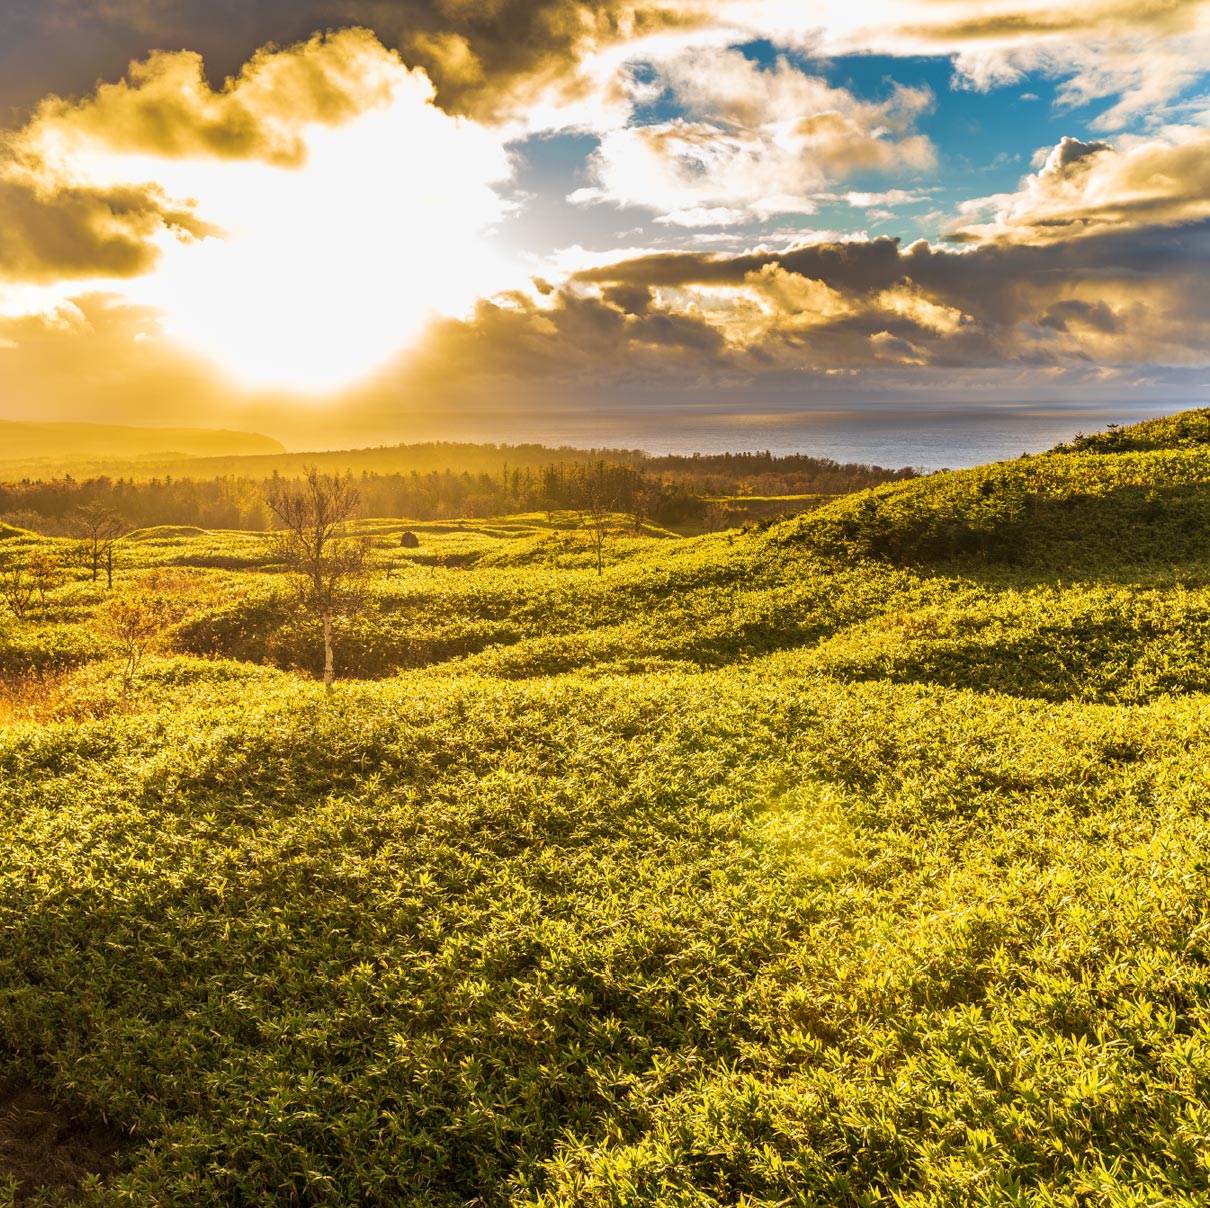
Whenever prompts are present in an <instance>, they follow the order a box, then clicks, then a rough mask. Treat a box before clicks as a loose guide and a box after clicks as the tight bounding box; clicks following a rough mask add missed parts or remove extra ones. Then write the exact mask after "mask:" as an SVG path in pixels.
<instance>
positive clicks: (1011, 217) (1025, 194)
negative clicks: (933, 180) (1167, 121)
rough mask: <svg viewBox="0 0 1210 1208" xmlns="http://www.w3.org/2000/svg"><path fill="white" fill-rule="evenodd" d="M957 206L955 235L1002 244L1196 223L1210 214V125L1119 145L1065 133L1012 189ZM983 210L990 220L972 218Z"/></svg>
mask: <svg viewBox="0 0 1210 1208" xmlns="http://www.w3.org/2000/svg"><path fill="white" fill-rule="evenodd" d="M960 212H961V214H962V216H963V221H962V222H960V223H959V224H958V226H957V227H956V228H955V230H954V231H953V236H954V237H955V238H957V239H959V240H964V241H980V242H1000V243H1051V242H1055V241H1058V240H1068V239H1073V238H1083V237H1086V236H1088V235H1093V234H1099V233H1103V232H1105V231H1109V230H1120V229H1129V228H1143V227H1155V226H1175V225H1180V224H1183V223H1188V222H1196V221H1199V220H1201V219H1204V218H1207V217H1210V129H1207V128H1206V127H1204V126H1173V127H1167V128H1166V129H1165V130H1164V131H1162V132H1161V134H1159V135H1157V136H1155V137H1151V138H1145V139H1139V138H1135V139H1123V140H1122V144H1121V147H1120V148H1115V147H1112V146H1110V145H1109V144H1108V143H1104V142H1092V143H1086V142H1081V141H1080V140H1079V139H1075V138H1064V139H1063V140H1062V141H1061V142H1059V143H1058V144H1057V145H1056V146H1055V147H1053V148H1052V149H1051V150H1050V152H1049V153H1048V154H1047V156H1046V158H1045V160H1044V161H1043V164H1042V166H1041V168H1040V170H1039V171H1037V172H1036V173H1033V174H1032V175H1029V176H1027V177H1025V178H1024V180H1023V181H1022V182H1021V186H1020V188H1019V189H1018V190H1017V191H1016V192H1015V193H1002V194H997V195H994V196H992V197H984V198H978V199H976V200H973V201H968V202H965V203H963V205H962V206H961V207H960ZM983 214H990V218H988V220H986V221H983V222H977V221H971V220H972V219H974V218H976V217H978V216H980V215H983Z"/></svg>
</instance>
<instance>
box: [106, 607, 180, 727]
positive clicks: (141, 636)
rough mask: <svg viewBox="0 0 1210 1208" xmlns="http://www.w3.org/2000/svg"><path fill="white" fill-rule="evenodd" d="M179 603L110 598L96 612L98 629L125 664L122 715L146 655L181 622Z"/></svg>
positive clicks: (122, 667)
mask: <svg viewBox="0 0 1210 1208" xmlns="http://www.w3.org/2000/svg"><path fill="white" fill-rule="evenodd" d="M181 612H182V608H181V605H180V602H179V601H172V600H169V599H168V598H167V597H165V596H161V595H158V594H155V593H153V592H131V593H127V594H125V595H116V596H110V597H109V598H108V599H106V600H105V602H104V603H103V604H102V605H101V607H100V608H99V609H98V610H97V615H96V617H95V618H94V624H95V626H96V628H97V629H98V630H99V631H100V632H101V633H102V634H103V635H104V636H105V637H107V638H109V639H110V641H112V642H114V643H115V644H116V645H117V647H118V651H119V655H120V657H121V660H122V666H121V671H122V712H123V713H125V712H126V711H127V709H128V708H129V703H130V689H131V686H132V685H133V684H134V679H135V676H136V675H137V674H138V671H139V667H140V665H141V664H142V662H143V659H144V657H145V656H146V655H147V652H148V651H149V650H150V649H151V647H152V646H153V645H154V644H155V642H156V641H157V640H158V639H159V637H160V635H161V634H162V633H163V632H164V630H165V629H167V628H168V626H169V625H171V624H173V623H174V622H176V621H179V620H180V618H181Z"/></svg>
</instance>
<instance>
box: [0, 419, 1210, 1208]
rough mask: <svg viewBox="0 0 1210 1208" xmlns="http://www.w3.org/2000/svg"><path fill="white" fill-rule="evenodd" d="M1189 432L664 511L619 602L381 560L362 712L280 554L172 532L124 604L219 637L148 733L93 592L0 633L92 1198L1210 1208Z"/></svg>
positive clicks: (1206, 560)
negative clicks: (671, 513) (755, 505)
mask: <svg viewBox="0 0 1210 1208" xmlns="http://www.w3.org/2000/svg"><path fill="white" fill-rule="evenodd" d="M1177 420H1179V421H1180V422H1174V423H1173V424H1172V425H1171V428H1170V432H1171V435H1172V437H1173V439H1172V440H1171V441H1170V442H1167V443H1166V442H1165V439H1164V434H1163V433H1160V434H1158V435H1157V433H1156V432H1155V431H1146V430H1145V431H1142V432H1137V433H1133V434H1132V433H1131V431H1130V430H1129V429H1127V430H1124V431H1125V432H1126V434H1127V435H1126V436H1125V437H1117V436H1113V437H1112V441H1123V442H1124V444H1123V445H1122V446H1121V447H1117V448H1114V447H1111V448H1103V447H1101V446H1099V445H1097V444H1095V443H1094V444H1093V445H1091V446H1089V447H1085V448H1079V449H1075V448H1071V447H1067V448H1064V449H1060V450H1058V451H1055V452H1052V453H1049V454H1044V455H1040V456H1036V457H1027V458H1021V459H1018V460H1016V461H1011V462H1003V463H999V464H997V465H994V466H984V467H979V468H978V469H975V470H967V471H960V472H957V473H953V474H939V475H934V476H929V477H926V478H919V479H912V480H907V481H902V482H895V483H888V484H886V485H883V486H879V487H876V488H874V489H872V490H869V491H865V492H861V493H859V494H854V495H852V496H850V497H846V498H843V499H838V500H835V501H833V502H832V503H829V504H827V505H826V506H825V507H822V508H820V509H818V510H816V511H814V512H811V513H809V514H804V515H801V516H797V517H793V518H790V519H786V520H780V521H776V522H773V523H769V524H761V525H751V526H749V527H747V528H746V529H744V530H732V531H729V532H726V533H720V534H713V535H708V536H703V537H696V538H678V537H675V536H674V535H672V534H670V533H668V532H666V531H658V530H653V529H648V530H646V531H645V532H644V533H643V534H641V535H635V534H634V533H632V532H626V531H623V526H622V522H621V518H619V525H618V529H617V531H616V532H614V533H611V534H610V536H609V539H608V541H607V543H606V546H605V555H606V565H605V567H604V570H603V573H600V574H598V573H597V571H596V568H595V566H594V559H593V554H592V550H591V548H590V547H589V545H588V543H587V542H586V540H585V535H584V533H583V532H582V531H581V530H580V529H578V528H577V527H576V525H575V521H574V517H573V516H571V515H570V514H561V515H560V514H554V515H548V514H545V513H535V514H529V515H520V516H514V517H508V518H501V519H498V520H491V521H457V520H448V521H437V522H432V523H427V524H419V525H418V524H414V523H407V522H404V521H403V520H401V519H399V518H395V517H383V518H377V519H368V520H364V521H362V522H360V524H359V532H360V534H361V535H362V536H363V537H364V538H365V539H366V541H367V543H368V544H369V545H370V553H369V557H370V559H371V563H372V565H373V568H374V573H373V574H372V576H371V578H370V579H369V580H368V581H367V582H366V583H365V584H364V594H363V596H362V607H361V608H360V609H359V610H358V612H357V615H356V616H355V617H353V618H351V619H350V620H349V621H348V622H347V623H346V624H344V625H343V626H342V628H341V632H340V635H339V639H338V655H339V659H340V665H341V669H342V672H343V674H344V675H345V676H346V679H345V680H344V682H342V683H338V684H337V685H336V688H335V690H334V691H333V692H332V693H330V694H329V693H325V692H324V690H323V688H322V686H320V685H319V684H317V683H316V682H314V678H313V677H314V675H315V672H316V670H317V666H318V660H319V657H320V643H319V641H318V634H317V630H316V625H315V623H314V621H313V620H311V619H308V617H307V616H306V614H305V613H304V612H302V611H300V609H299V607H298V605H297V597H296V596H294V595H293V594H292V593H291V592H290V590H289V588H288V582H287V576H286V575H285V574H284V573H283V570H282V567H281V566H280V565H279V564H278V563H277V562H276V553H275V549H274V545H273V542H272V539H271V538H270V537H269V536H267V535H266V534H261V533H251V532H222V531H205V530H201V529H197V528H192V527H189V526H165V527H159V528H150V529H145V530H141V531H139V532H137V533H135V534H133V535H131V536H130V537H128V538H126V539H125V541H124V543H123V547H122V553H121V558H120V564H119V581H118V586H117V589H116V590H117V593H118V596H119V598H126V599H137V598H141V597H142V598H154V599H159V600H166V601H169V602H171V603H172V609H171V611H172V616H173V618H174V619H173V623H172V624H171V625H170V626H167V627H166V628H165V629H164V631H163V633H162V634H161V637H160V639H159V646H158V648H157V650H156V651H155V652H153V653H152V654H151V655H149V656H148V657H147V659H146V660H145V661H144V663H143V664H142V665H141V667H140V669H139V671H138V674H137V677H136V682H135V685H134V689H133V691H134V700H135V704H134V707H133V708H131V709H130V711H129V712H123V711H122V709H121V707H120V704H119V701H120V696H119V692H118V681H119V679H120V677H121V675H122V662H121V659H120V657H119V650H118V648H117V646H116V644H115V641H116V639H115V637H114V633H113V631H112V629H110V630H106V629H105V628H104V626H103V625H101V624H100V623H99V622H98V619H97V618H98V616H103V615H104V607H105V592H104V591H103V590H102V589H101V587H99V586H98V585H96V584H94V583H93V582H92V581H91V580H90V579H88V578H87V577H86V576H84V575H82V574H81V573H80V572H79V571H74V572H72V573H70V574H65V575H63V576H62V577H61V579H59V580H58V581H57V582H55V583H54V585H53V586H52V588H51V589H50V590H49V592H48V598H47V601H46V605H45V610H46V615H45V617H43V616H42V615H41V614H40V613H39V611H38V609H37V608H36V607H35V606H31V608H30V610H29V612H28V614H27V617H26V619H25V620H24V621H18V620H17V619H15V618H14V617H13V616H11V615H10V616H8V617H6V618H5V619H4V621H3V622H0V686H2V690H0V850H3V851H4V852H5V858H4V860H3V861H0V1053H3V1056H4V1068H5V1074H6V1077H7V1080H8V1081H7V1085H9V1086H11V1087H15V1088H17V1090H18V1091H19V1092H20V1093H23V1094H34V1093H37V1094H40V1095H43V1096H45V1097H46V1101H47V1102H48V1103H51V1104H53V1105H54V1106H55V1108H56V1110H57V1111H59V1112H60V1113H62V1118H63V1120H64V1128H67V1124H68V1122H73V1123H72V1127H75V1128H76V1129H78V1130H82V1129H86V1128H92V1129H94V1130H108V1131H107V1133H106V1135H108V1136H109V1137H110V1138H111V1141H112V1148H113V1150H114V1152H115V1153H116V1155H117V1156H116V1157H115V1158H114V1159H113V1161H112V1162H111V1163H110V1164H109V1165H107V1166H105V1168H104V1169H102V1168H101V1167H100V1166H97V1167H96V1168H95V1169H96V1173H97V1176H98V1177H97V1178H95V1179H93V1180H91V1182H90V1181H88V1180H80V1179H77V1180H76V1183H75V1184H74V1185H73V1186H72V1187H68V1188H66V1189H61V1194H62V1195H70V1197H71V1198H72V1199H73V1200H74V1201H75V1202H78V1203H81V1204H85V1205H89V1206H91V1208H110V1206H115V1208H116V1205H119V1204H120V1205H124V1206H127V1208H129V1206H132V1205H133V1206H138V1208H153V1206H154V1208H161V1206H168V1208H171V1206H172V1205H181V1206H182V1208H184V1206H186V1205H188V1206H189V1208H196V1206H210V1208H224V1206H227V1205H232V1204H247V1205H254V1204H260V1205H270V1204H280V1203H294V1204H300V1205H301V1204H306V1205H325V1206H326V1205H330V1206H332V1208H336V1206H344V1205H353V1204H357V1205H380V1206H388V1205H389V1206H401V1208H464V1206H465V1205H466V1204H468V1203H476V1204H479V1205H483V1206H485V1208H506V1206H508V1208H513V1206H525V1208H648V1206H652V1205H655V1206H658V1208H723V1206H727V1208H740V1206H741V1205H742V1206H744V1208H774V1206H775V1205H779V1206H780V1205H792V1206H796V1208H815V1206H823V1205H827V1206H829V1208H831V1206H833V1205H837V1206H839V1205H845V1206H849V1205H851V1206H853V1208H858V1206H869V1208H873V1206H878V1208H969V1206H971V1205H977V1206H982V1208H1009V1206H1020V1205H1030V1206H1038V1208H1041V1206H1046V1208H1091V1206H1094V1205H1095V1206H1098V1208H1134V1206H1139V1208H1142V1206H1143V1205H1153V1204H1155V1205H1158V1204H1164V1205H1166V1206H1172V1208H1201V1206H1202V1205H1204V1204H1205V1203H1207V1202H1208V1201H1210V1164H1208V1163H1207V1161H1206V1144H1205V1138H1206V1136H1207V1135H1208V1134H1210V1112H1208V1109H1207V1103H1208V1102H1210V975H1208V972H1207V971H1208V969H1210V943H1208V940H1207V937H1208V935H1210V916H1208V911H1207V902H1208V901H1210V824H1208V822H1207V819H1208V818H1210V780H1208V778H1207V771H1206V769H1207V767H1208V766H1210V644H1208V643H1207V642H1206V637H1205V635H1206V633H1207V630H1208V628H1210V543H1208V542H1207V541H1206V540H1205V533H1206V532H1207V523H1206V522H1207V518H1208V516H1210V445H1207V444H1205V443H1204V442H1201V441H1198V440H1194V439H1192V438H1190V439H1186V437H1187V436H1188V434H1189V433H1191V432H1196V430H1197V428H1198V425H1199V424H1200V423H1201V420H1200V419H1199V418H1198V415H1197V414H1196V413H1195V414H1193V415H1191V416H1186V417H1185V418H1184V419H1183V420H1180V417H1177ZM1090 439H1091V438H1090ZM1111 443H1112V442H1111ZM1133 446H1138V447H1133ZM405 529H406V530H408V531H410V532H412V533H414V534H415V535H416V536H417V538H418V545H417V547H415V548H410V547H405V546H403V545H401V543H400V536H401V534H402V533H403V531H404V530H405ZM68 549H69V547H68V546H67V545H65V544H63V543H59V542H56V541H55V540H53V539H46V538H40V537H36V536H34V535H32V534H29V533H25V532H17V531H8V532H6V533H5V534H4V536H3V539H2V540H0V560H2V561H3V564H4V566H5V567H6V568H11V567H12V566H14V565H16V564H17V563H19V562H21V560H22V559H26V560H30V559H37V558H39V557H43V556H45V555H48V554H50V555H53V554H55V553H56V552H57V551H61V552H66V551H67V550H68ZM28 564H29V565H31V566H36V565H37V563H36V562H32V561H31V562H29V563H28ZM0 1091H3V1086H2V1085H0ZM4 1179H5V1167H4V1166H3V1164H2V1163H0V1194H2V1193H3V1190H4V1188H5V1183H4ZM15 1186H16V1176H15V1175H10V1176H9V1188H10V1190H11V1188H13V1187H15ZM25 1190H26V1193H28V1192H30V1190H31V1189H30V1187H29V1186H28V1184H27V1185H26V1189H25ZM14 1194H15V1193H14Z"/></svg>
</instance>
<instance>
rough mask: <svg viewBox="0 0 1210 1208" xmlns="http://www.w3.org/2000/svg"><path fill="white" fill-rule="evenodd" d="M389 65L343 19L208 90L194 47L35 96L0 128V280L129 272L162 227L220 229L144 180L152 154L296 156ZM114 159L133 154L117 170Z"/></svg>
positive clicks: (390, 84)
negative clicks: (90, 84) (30, 109)
mask: <svg viewBox="0 0 1210 1208" xmlns="http://www.w3.org/2000/svg"><path fill="white" fill-rule="evenodd" d="M401 70H402V69H401V66H400V64H399V62H398V60H397V59H396V58H395V57H394V56H393V55H391V54H390V53H389V52H387V51H386V50H384V49H383V47H382V46H381V45H379V43H378V42H377V41H376V40H375V39H374V37H373V35H372V34H369V33H367V32H366V31H364V30H348V31H345V32H343V33H340V34H336V35H333V36H331V37H328V38H323V37H315V38H312V39H311V40H310V41H309V42H306V43H303V44H301V45H299V46H296V47H291V48H289V49H288V50H285V51H269V50H263V51H261V52H258V53H257V54H256V55H255V56H254V57H253V59H252V60H251V61H250V62H249V63H248V64H247V66H246V67H245V68H244V70H243V71H242V72H241V73H240V74H239V75H238V76H237V77H236V78H234V79H229V80H227V81H226V82H225V84H224V85H223V86H222V87H221V88H219V89H217V90H216V89H212V88H211V87H210V85H209V84H208V83H207V82H206V79H205V76H204V74H203V71H202V62H201V59H200V58H199V56H197V55H195V54H191V53H187V52H180V53H175V54H165V53H156V54H154V55H152V56H151V57H150V58H149V59H148V60H146V61H145V62H143V63H134V64H132V65H131V67H130V72H129V78H128V79H125V80H122V81H120V82H119V83H116V84H102V85H100V86H99V87H98V88H97V90H96V92H95V93H94V94H93V95H92V96H90V97H88V98H86V99H84V100H81V101H66V100H63V99H62V98H59V97H49V98H47V99H45V100H44V101H43V102H42V103H41V104H40V105H39V106H38V107H37V109H36V111H35V112H34V114H33V116H32V117H31V119H30V120H29V121H28V122H27V123H26V124H25V125H24V126H23V127H22V128H21V129H19V130H17V131H13V132H10V133H8V134H6V135H3V137H2V138H0V280H7V281H10V282H11V281H24V282H37V283H45V282H50V281H55V280H76V279H80V278H88V277H93V278H103V279H119V278H130V277H135V276H139V275H141V274H145V273H148V272H150V271H151V270H152V269H153V268H154V267H155V266H156V265H157V264H158V263H159V262H160V260H161V256H162V253H163V250H164V244H163V237H164V236H165V235H169V236H175V237H176V238H177V239H179V240H184V241H192V240H198V239H207V238H213V237H218V236H220V235H221V234H222V233H223V232H222V230H221V229H220V227H219V226H218V225H217V224H215V223H214V222H212V221H209V220H208V219H207V218H206V217H205V216H204V215H202V214H200V213H199V210H198V203H197V201H196V200H195V199H194V198H193V197H191V196H189V195H184V196H175V197H174V196H172V195H170V193H169V191H168V190H167V189H166V188H165V187H164V186H163V185H162V183H161V182H160V181H159V180H157V179H148V178H147V177H148V175H155V174H156V172H155V167H154V163H155V161H161V160H164V159H195V160H196V159H198V158H202V159H205V158H216V159H222V160H255V161H263V162H265V163H269V164H273V165H275V166H278V167H300V166H301V165H302V164H303V162H304V161H305V158H306V141H305V136H306V133H307V131H308V130H310V129H312V128H314V127H316V126H337V125H341V124H345V123H347V122H349V121H351V120H352V119H353V118H354V117H356V116H358V115H360V114H362V113H364V112H366V111H368V110H372V109H374V108H380V107H383V106H385V105H386V104H388V103H389V102H390V101H391V99H392V98H393V96H394V92H395V90H396V89H397V88H398V86H399V79H398V77H399V74H400V72H401ZM417 80H418V87H420V89H421V90H427V93H428V96H430V97H431V88H430V86H429V85H428V83H427V81H426V80H424V78H423V77H422V76H418V77H417ZM106 157H108V160H109V167H108V168H105V167H104V166H103V162H102V161H104V160H105V158H106ZM120 157H129V158H130V159H131V160H134V161H140V160H141V161H142V162H132V163H131V164H130V166H129V168H128V169H127V170H126V171H125V172H123V171H122V170H120V169H117V168H116V167H114V166H113V165H114V161H115V160H116V159H117V158H120ZM160 175H162V173H161V174H160Z"/></svg>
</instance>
